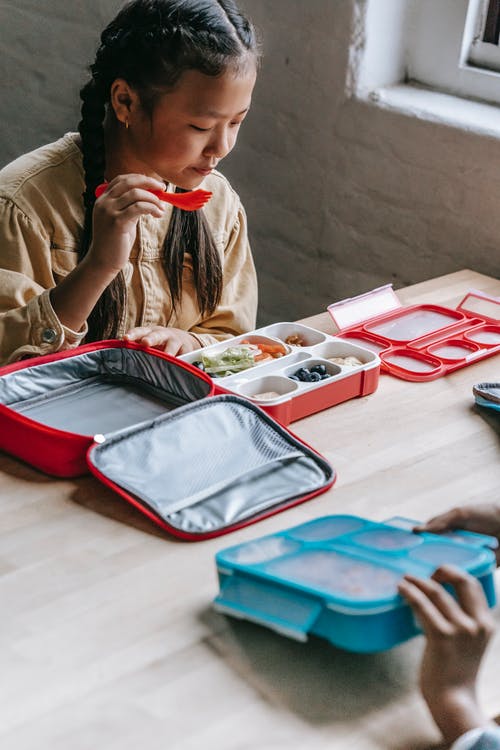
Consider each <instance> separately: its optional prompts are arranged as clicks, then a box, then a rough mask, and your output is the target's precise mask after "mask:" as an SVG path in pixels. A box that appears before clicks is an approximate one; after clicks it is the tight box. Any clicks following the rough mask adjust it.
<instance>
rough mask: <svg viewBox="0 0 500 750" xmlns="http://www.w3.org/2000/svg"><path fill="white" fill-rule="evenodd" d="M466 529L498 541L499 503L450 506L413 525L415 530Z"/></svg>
mask: <svg viewBox="0 0 500 750" xmlns="http://www.w3.org/2000/svg"><path fill="white" fill-rule="evenodd" d="M454 529H466V530H467V531H476V532H477V533H478V534H490V535H491V536H496V538H497V539H498V540H499V542H500V503H480V504H479V505H463V506H461V507H458V508H452V510H449V511H447V513H441V514H440V515H439V516H434V518H431V519H430V520H429V521H427V523H425V524H422V525H420V526H416V527H415V531H431V532H433V533H439V532H440V531H453V530H454ZM496 556H497V564H500V545H499V547H498V548H497V550H496Z"/></svg>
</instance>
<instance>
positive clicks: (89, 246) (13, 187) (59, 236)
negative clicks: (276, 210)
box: [0, 0, 258, 363]
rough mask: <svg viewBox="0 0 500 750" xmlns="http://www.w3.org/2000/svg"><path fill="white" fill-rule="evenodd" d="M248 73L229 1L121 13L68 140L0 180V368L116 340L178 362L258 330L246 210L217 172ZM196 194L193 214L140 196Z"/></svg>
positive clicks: (155, 2)
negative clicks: (204, 196)
mask: <svg viewBox="0 0 500 750" xmlns="http://www.w3.org/2000/svg"><path fill="white" fill-rule="evenodd" d="M257 63H258V53H257V45H256V40H255V34H254V31H253V28H252V26H251V25H250V23H249V22H248V20H247V19H246V18H245V17H244V16H243V15H242V14H241V13H240V11H239V10H238V9H237V8H236V6H235V4H234V2H233V0H133V1H132V2H130V3H128V4H127V5H126V6H125V7H124V8H123V9H122V10H121V11H120V12H119V13H118V15H117V16H116V18H115V19H114V20H113V21H112V22H111V23H110V24H109V25H108V27H107V28H106V29H105V30H104V32H103V33H102V35H101V45H100V47H99V49H98V51H97V56H96V60H95V62H94V64H93V65H92V66H91V73H92V77H91V79H90V80H89V82H88V83H87V84H86V85H85V86H84V87H83V89H82V90H81V99H82V119H81V122H80V125H79V134H73V133H70V134H67V135H66V136H64V137H63V138H61V139H60V140H59V141H57V142H56V143H53V144H50V145H48V146H45V147H42V148H40V149H38V150H37V151H34V152H32V153H30V154H27V155H25V156H23V157H21V158H20V159H17V160H16V161H14V162H13V163H12V164H10V165H8V166H7V167H5V168H4V169H3V170H2V171H1V172H0V247H1V253H2V254H1V261H0V264H1V268H0V362H1V363H6V362H11V361H15V360H17V359H21V358H24V357H29V356H33V355H38V354H46V353H49V352H55V351H59V350H62V349H68V348H71V347H74V346H76V345H77V344H79V343H80V342H81V341H82V340H83V339H85V340H86V341H96V340H100V339H104V338H113V337H122V336H125V337H126V338H128V339H130V340H133V341H138V342H142V343H144V344H147V345H150V346H155V347H158V348H160V349H163V350H165V351H167V352H169V353H171V354H174V355H176V354H183V353H186V352H188V351H192V350H193V349H197V348H199V347H200V346H205V345H206V344H209V343H213V342H214V341H217V340H220V339H224V338H228V337H229V336H232V335H236V334H238V333H241V332H243V331H245V330H249V329H251V328H253V327H254V326H255V315H256V307H257V288H256V278H255V269H254V265H253V261H252V257H251V253H250V249H249V246H248V240H247V230H246V220H245V213H244V210H243V208H242V206H241V204H240V202H239V199H238V196H237V195H236V194H235V193H234V191H233V190H232V189H231V187H230V186H229V184H228V182H227V181H226V180H225V179H224V177H223V176H222V175H221V174H220V173H219V172H216V171H214V170H215V167H216V166H217V165H218V163H219V161H220V160H221V159H222V158H223V157H224V156H226V154H228V153H229V151H231V149H232V148H233V146H234V144H235V142H236V138H237V135H238V130H239V127H240V124H241V122H242V121H243V119H244V118H245V115H246V113H247V112H248V109H249V107H250V101H251V95H252V90H253V87H254V83H255V77H256V69H257ZM103 182H106V183H108V184H107V189H106V191H105V192H104V194H102V195H101V197H99V198H96V194H95V193H96V188H97V186H98V185H100V184H101V183H103ZM199 186H202V187H203V188H204V189H206V190H209V191H211V192H212V198H211V199H210V201H209V202H208V204H207V205H206V206H205V208H204V209H202V210H197V211H192V212H187V211H183V210H181V209H177V208H175V209H173V208H172V206H170V205H169V204H166V203H164V202H163V201H161V200H160V199H159V198H158V197H156V196H155V195H154V194H153V193H151V192H150V191H151V190H165V189H166V188H167V189H168V190H170V191H184V190H192V189H194V188H198V187H199Z"/></svg>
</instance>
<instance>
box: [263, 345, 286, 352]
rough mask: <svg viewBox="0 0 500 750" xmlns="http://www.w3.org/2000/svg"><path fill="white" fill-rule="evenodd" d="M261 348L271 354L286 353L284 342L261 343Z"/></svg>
mask: <svg viewBox="0 0 500 750" xmlns="http://www.w3.org/2000/svg"><path fill="white" fill-rule="evenodd" d="M259 349H260V350H261V351H262V352H268V353H269V354H286V349H285V347H284V346H282V344H259Z"/></svg>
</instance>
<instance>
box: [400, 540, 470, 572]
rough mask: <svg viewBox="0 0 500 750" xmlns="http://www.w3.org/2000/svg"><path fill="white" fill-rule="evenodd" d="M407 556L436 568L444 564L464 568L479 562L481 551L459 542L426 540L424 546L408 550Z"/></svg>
mask: <svg viewBox="0 0 500 750" xmlns="http://www.w3.org/2000/svg"><path fill="white" fill-rule="evenodd" d="M408 555H409V557H411V558H412V559H413V560H418V561H419V562H424V563H428V564H430V565H433V566H435V567H436V568H437V567H439V566H440V565H444V564H450V565H458V566H460V567H461V568H466V567H467V566H468V565H470V564H472V563H473V562H476V561H478V560H479V557H480V555H481V551H478V549H477V547H475V548H474V547H471V546H469V545H466V544H463V543H460V542H451V541H448V542H447V541H444V540H443V541H432V540H426V544H424V545H421V546H420V547H416V548H415V549H413V550H410V552H409V553H408Z"/></svg>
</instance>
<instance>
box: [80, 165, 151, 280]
mask: <svg viewBox="0 0 500 750" xmlns="http://www.w3.org/2000/svg"><path fill="white" fill-rule="evenodd" d="M150 189H152V190H165V184H164V183H163V182H160V181H159V180H155V179H153V178H152V177H146V176H145V175H140V174H127V175H120V176H119V177H115V178H114V180H111V182H110V183H109V185H108V189H107V190H106V192H105V193H103V194H102V195H101V197H100V198H98V199H97V200H96V202H95V206H94V215H93V234H92V244H91V247H90V249H89V252H88V258H89V260H91V261H92V264H93V265H95V266H98V267H99V268H101V269H102V270H103V273H107V274H111V275H113V276H116V274H117V273H118V272H119V271H120V270H121V269H122V268H123V267H124V265H125V264H126V263H127V261H128V259H129V256H130V251H131V250H132V247H133V244H134V242H135V238H136V234H137V222H138V221H139V218H140V217H141V216H146V215H149V216H154V217H155V218H157V219H161V217H162V216H163V215H164V211H165V204H164V203H163V202H162V201H161V200H160V199H159V198H157V197H156V196H155V195H153V194H152V193H150V192H149V190H150Z"/></svg>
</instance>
